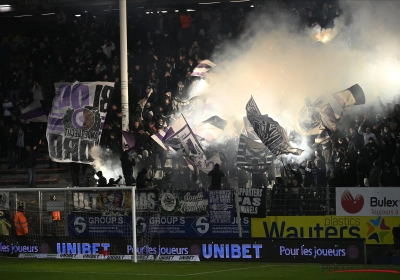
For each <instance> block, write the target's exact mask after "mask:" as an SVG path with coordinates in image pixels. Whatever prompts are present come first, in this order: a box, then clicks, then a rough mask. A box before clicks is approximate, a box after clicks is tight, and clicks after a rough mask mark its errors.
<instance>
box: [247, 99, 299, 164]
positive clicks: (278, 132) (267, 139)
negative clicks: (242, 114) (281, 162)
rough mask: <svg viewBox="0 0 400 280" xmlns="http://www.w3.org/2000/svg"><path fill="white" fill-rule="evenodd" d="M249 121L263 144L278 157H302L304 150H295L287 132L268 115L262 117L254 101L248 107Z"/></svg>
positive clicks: (250, 101)
mask: <svg viewBox="0 0 400 280" xmlns="http://www.w3.org/2000/svg"><path fill="white" fill-rule="evenodd" d="M246 112H247V119H248V120H249V122H250V123H251V125H252V126H253V128H254V132H255V133H256V134H257V136H258V137H259V138H260V140H261V142H262V143H263V144H264V145H265V146H266V147H267V148H268V149H269V150H270V151H271V152H272V153H273V154H274V155H276V156H280V155H283V154H294V155H301V153H302V152H303V150H301V149H297V148H294V147H292V146H291V145H290V143H289V138H288V136H287V134H286V131H285V130H284V129H283V128H282V127H281V126H280V125H279V123H278V122H277V121H274V120H273V119H272V118H270V117H268V115H261V114H260V113H259V112H260V111H259V110H258V107H257V105H256V103H255V101H254V99H253V97H251V99H250V100H249V102H248V103H247V105H246Z"/></svg>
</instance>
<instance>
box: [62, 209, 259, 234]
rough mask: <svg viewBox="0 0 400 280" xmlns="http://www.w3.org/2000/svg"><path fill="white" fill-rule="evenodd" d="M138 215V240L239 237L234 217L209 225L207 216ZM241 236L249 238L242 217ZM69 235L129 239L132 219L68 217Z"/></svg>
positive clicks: (129, 217)
mask: <svg viewBox="0 0 400 280" xmlns="http://www.w3.org/2000/svg"><path fill="white" fill-rule="evenodd" d="M141 214H143V213H138V216H137V217H136V227H137V228H136V230H137V236H138V238H141V237H146V238H151V237H157V238H158V237H162V238H164V237H171V238H188V237H190V238H198V237H213V238H231V237H232V238H235V237H239V231H238V224H237V220H236V217H234V218H232V220H231V221H230V222H229V223H225V224H218V225H216V224H211V223H210V221H209V218H208V217H178V216H159V215H153V216H149V215H147V216H144V215H141ZM241 225H242V236H243V237H251V235H250V218H242V220H241ZM68 233H69V235H70V236H80V237H90V236H104V237H130V236H132V216H119V217H110V216H95V215H87V214H85V215H79V214H77V215H68Z"/></svg>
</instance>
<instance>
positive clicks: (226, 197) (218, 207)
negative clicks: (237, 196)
mask: <svg viewBox="0 0 400 280" xmlns="http://www.w3.org/2000/svg"><path fill="white" fill-rule="evenodd" d="M208 202H209V207H210V224H226V223H229V222H230V221H231V220H232V215H233V191H232V190H217V191H209V193H208Z"/></svg>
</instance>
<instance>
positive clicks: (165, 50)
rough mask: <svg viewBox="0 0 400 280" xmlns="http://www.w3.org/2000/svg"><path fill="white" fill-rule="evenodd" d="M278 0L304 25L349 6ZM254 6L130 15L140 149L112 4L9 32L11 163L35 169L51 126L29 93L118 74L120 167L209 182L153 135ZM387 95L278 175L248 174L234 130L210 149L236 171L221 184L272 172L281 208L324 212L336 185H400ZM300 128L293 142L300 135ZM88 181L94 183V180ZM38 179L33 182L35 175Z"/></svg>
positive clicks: (110, 120) (0, 83) (275, 202)
mask: <svg viewBox="0 0 400 280" xmlns="http://www.w3.org/2000/svg"><path fill="white" fill-rule="evenodd" d="M278 2H280V3H279V5H278V6H274V7H273V8H272V7H269V6H268V5H266V6H263V7H260V9H261V10H264V11H263V12H266V13H267V14H268V13H270V14H274V13H276V12H277V11H279V12H285V13H286V14H288V15H289V16H288V19H289V21H291V24H292V26H294V27H296V28H295V29H298V30H301V29H302V28H305V26H306V27H313V26H315V25H316V24H319V25H320V26H321V27H324V28H326V27H332V26H333V24H334V19H335V18H336V17H338V16H340V15H341V9H340V7H339V6H338V4H336V3H334V2H325V1H308V2H304V4H299V2H293V3H290V2H286V1H278ZM249 9H250V8H242V7H241V8H237V9H227V8H221V9H216V10H214V11H209V12H206V11H202V12H195V13H189V12H187V11H181V12H179V13H175V12H168V13H157V14H156V13H155V14H152V13H149V14H145V13H142V12H137V13H130V12H129V13H128V50H129V51H128V57H127V58H126V59H127V60H128V72H129V81H128V91H129V110H130V116H129V119H130V125H129V132H130V133H131V134H132V135H133V136H134V138H135V142H136V145H135V147H134V148H132V147H130V148H129V147H123V146H122V140H121V139H122V131H121V126H122V113H121V94H120V93H121V91H120V87H121V85H120V69H119V64H120V55H119V48H120V46H119V42H120V38H119V24H118V18H117V15H116V14H114V12H113V9H112V8H110V9H109V10H108V11H107V12H105V14H103V15H94V14H92V13H91V12H90V11H88V12H86V13H83V14H82V16H81V17H79V18H77V17H71V16H70V15H66V14H65V13H64V12H63V11H60V12H59V13H58V14H57V16H56V20H55V22H54V24H53V25H46V26H45V27H44V26H40V27H39V28H37V27H36V26H35V25H34V24H32V25H31V26H28V27H26V29H11V30H9V31H5V30H2V31H1V45H0V56H1V65H0V95H1V98H2V100H3V102H2V104H3V105H2V114H1V115H2V116H3V117H2V120H1V121H0V141H1V142H0V147H1V150H0V155H1V156H2V157H7V160H8V168H9V169H11V168H15V167H20V168H21V167H25V168H31V169H32V168H33V171H32V172H34V167H35V165H36V163H35V156H34V155H35V153H34V152H33V151H34V150H35V148H36V147H44V148H45V147H46V137H45V132H46V125H45V124H43V123H28V124H26V123H23V122H21V121H20V120H19V115H20V114H21V111H22V110H23V109H24V108H25V107H26V106H27V105H28V104H29V103H30V102H32V101H34V100H39V101H41V102H42V104H45V103H46V102H48V103H49V102H51V100H52V98H53V97H54V92H55V89H54V83H56V82H75V81H82V82H83V81H108V82H115V90H114V94H113V97H112V105H111V106H110V107H109V112H108V114H107V118H106V123H105V125H104V129H103V132H102V138H101V146H103V147H106V148H108V149H110V150H111V151H112V152H113V153H114V154H116V155H119V156H121V163H122V169H123V172H124V174H123V175H124V177H125V178H128V177H129V179H128V180H127V181H129V182H131V181H134V178H133V177H136V176H134V175H136V173H135V174H134V173H133V171H132V166H133V165H136V169H134V170H139V171H141V170H143V168H145V169H148V170H151V169H154V170H156V169H164V176H163V178H162V180H159V182H158V187H168V186H173V187H174V188H178V189H185V188H197V187H199V182H202V185H203V186H204V187H206V186H208V185H209V181H208V179H207V176H206V174H200V176H199V177H197V176H193V175H194V174H193V173H192V172H191V171H190V170H189V168H187V166H186V164H185V162H184V161H182V160H178V159H175V158H174V159H170V155H169V154H168V153H166V152H165V151H164V150H163V149H162V148H161V147H160V146H159V145H158V144H156V143H155V142H154V141H153V140H152V139H151V135H153V134H154V133H156V132H157V131H158V130H160V129H164V128H166V127H168V126H169V125H171V124H172V122H173V121H174V120H175V117H176V116H175V115H176V113H178V108H177V106H176V102H177V101H182V102H184V101H186V100H187V99H188V97H189V92H190V90H191V89H192V88H193V87H195V86H196V83H197V82H198V81H199V78H198V77H193V76H191V73H192V71H193V70H194V69H195V67H196V65H197V64H198V63H199V61H201V60H203V59H210V60H214V59H215V58H217V57H219V56H221V55H223V53H222V52H220V50H221V49H222V46H223V44H225V43H232V41H234V40H237V39H238V38H239V37H240V35H241V33H242V32H243V30H244V29H245V27H246V25H247V23H248V22H247V20H248V19H249V16H248V15H249V14H250V13H248V12H249ZM150 93H151V94H150ZM149 94H150V95H149ZM148 96H149V98H148V100H147V102H146V103H145V104H141V105H144V106H143V107H142V106H141V105H139V100H142V99H146V98H147V97H148ZM379 102H380V105H381V110H380V111H379V112H376V114H374V115H373V114H372V113H370V114H368V113H366V114H365V115H363V116H361V115H360V116H359V115H346V114H345V115H343V116H342V118H341V121H340V122H339V123H338V124H337V126H335V127H334V128H333V129H332V131H331V135H330V140H328V141H326V142H323V143H321V144H319V145H317V146H314V147H313V149H314V150H315V155H314V156H313V157H312V158H309V159H305V160H304V162H297V163H293V162H290V163H289V161H288V162H285V168H284V169H282V168H281V170H280V171H281V172H280V173H281V177H279V176H278V177H277V178H274V177H275V176H274V174H275V172H268V174H267V173H264V172H262V173H260V174H258V173H255V174H252V176H249V174H248V173H246V172H245V171H243V170H240V169H237V168H236V167H235V164H234V162H235V160H236V153H237V147H238V140H239V139H238V136H237V135H232V136H231V137H228V138H226V139H225V143H224V144H223V145H214V146H211V147H210V148H208V149H207V150H206V153H207V155H212V154H213V153H214V152H215V151H218V152H220V154H221V160H222V164H221V168H222V170H224V171H225V172H226V174H227V175H228V176H226V177H224V183H223V187H224V188H229V187H230V185H231V183H232V181H231V180H230V179H234V180H236V181H237V182H238V184H239V186H240V187H244V186H246V184H247V183H248V181H249V180H251V182H252V183H251V185H252V187H257V188H259V187H263V186H264V187H267V186H270V185H271V184H270V183H271V182H272V181H274V180H275V181H276V183H275V184H273V187H272V190H271V204H270V205H271V211H272V212H274V213H276V214H278V215H304V214H315V212H321V211H325V207H326V205H327V203H326V202H327V201H326V199H328V202H330V205H331V206H330V207H332V208H334V206H332V205H334V202H335V201H334V200H335V198H334V193H335V192H334V188H335V187H337V186H349V187H350V186H374V187H375V186H376V187H378V186H396V185H397V186H398V185H399V162H400V158H399V155H400V148H399V147H400V146H399V145H400V134H399V125H400V99H398V98H397V99H395V100H393V102H391V103H387V104H386V105H384V104H383V103H382V102H381V101H379ZM366 109H367V108H366ZM291 135H292V136H293V137H294V138H293V141H294V142H295V141H296V140H295V138H296V137H295V134H291ZM313 140H314V139H311V140H310V141H313ZM310 146H311V145H310ZM43 150H46V149H42V151H43ZM166 163H168V167H167V166H166V165H165V164H166ZM80 167H81V165H80V164H74V163H72V164H70V168H71V176H72V178H73V186H79V185H80V184H79V176H78V175H79V172H80V169H81V168H80ZM82 167H83V168H82V169H83V173H84V175H85V178H86V179H88V178H89V177H91V176H93V175H94V170H92V169H91V168H90V167H89V168H87V167H88V166H85V165H83V166H82ZM276 169H279V167H276ZM139 173H141V172H139ZM28 174H29V173H28ZM32 176H33V175H31V177H30V178H31V179H32ZM153 176H154V173H151V174H147V179H146V180H145V182H148V183H149V184H153V183H154V182H152V180H151V179H152V177H153ZM99 177H100V176H99ZM131 177H132V178H131ZM196 177H197V178H196ZM102 184H105V183H104V182H103V183H102ZM110 184H111V185H112V184H115V182H110V183H108V185H110ZM146 184H147V183H146ZM84 185H85V186H86V185H87V186H88V185H89V180H85V183H84ZM30 186H31V187H33V186H34V178H33V181H32V180H31V184H30ZM332 189H333V190H332ZM327 193H328V195H327ZM310 201H312V202H313V203H310Z"/></svg>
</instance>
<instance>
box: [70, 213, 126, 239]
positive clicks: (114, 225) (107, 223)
mask: <svg viewBox="0 0 400 280" xmlns="http://www.w3.org/2000/svg"><path fill="white" fill-rule="evenodd" d="M68 234H69V235H70V236H82V237H89V236H104V237H111V236H112V237H124V236H132V216H118V217H116V216H95V215H92V216H90V215H87V214H85V215H83V214H82V215H79V214H78V215H72V214H69V215H68Z"/></svg>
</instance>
